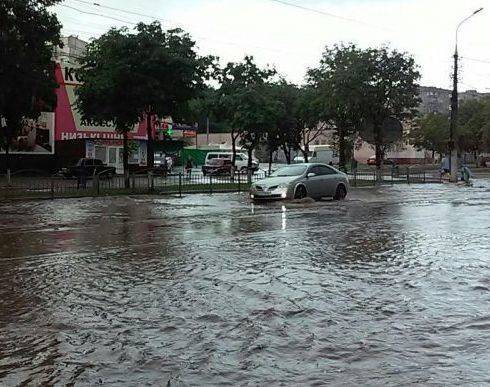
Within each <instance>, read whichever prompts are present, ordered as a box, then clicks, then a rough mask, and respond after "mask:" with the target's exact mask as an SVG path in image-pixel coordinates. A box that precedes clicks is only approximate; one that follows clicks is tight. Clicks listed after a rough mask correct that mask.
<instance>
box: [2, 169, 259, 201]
mask: <svg viewBox="0 0 490 387" xmlns="http://www.w3.org/2000/svg"><path fill="white" fill-rule="evenodd" d="M266 176H267V173H266V172H264V171H258V172H255V173H253V174H251V175H250V176H248V175H247V174H246V173H240V172H236V173H234V174H233V175H230V174H227V175H207V176H204V175H203V174H202V173H200V172H191V173H175V174H167V175H159V174H153V173H146V174H131V175H130V176H129V184H126V179H125V178H124V176H121V175H117V176H113V177H109V176H106V175H104V174H101V175H95V176H90V177H83V178H78V179H77V178H63V177H60V176H34V177H33V176H11V179H10V182H9V181H7V178H6V177H4V176H0V199H9V198H12V199H13V198H37V199H44V198H46V199H49V198H52V199H54V198H64V197H65V198H66V197H82V196H101V195H117V194H144V193H148V194H174V195H182V194H187V193H214V192H241V191H244V190H248V189H249V187H250V183H249V182H254V181H257V180H260V179H263V178H264V177H266Z"/></svg>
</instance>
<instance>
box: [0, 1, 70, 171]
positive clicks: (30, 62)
mask: <svg viewBox="0 0 490 387" xmlns="http://www.w3.org/2000/svg"><path fill="white" fill-rule="evenodd" d="M57 2H58V0H37V1H35V0H2V2H1V3H0V53H1V58H2V59H1V60H0V85H1V87H0V129H2V130H0V134H2V135H3V137H4V140H3V141H1V142H0V143H3V145H2V148H5V153H6V161H7V173H8V172H9V170H10V165H9V148H10V144H11V139H12V136H14V135H15V133H16V132H17V131H18V130H19V129H20V128H21V126H22V122H23V120H24V119H26V118H33V119H35V118H37V117H39V114H40V113H41V111H42V110H49V109H52V108H53V107H54V105H55V103H56V96H55V92H54V91H55V88H56V87H57V84H56V82H55V78H54V65H53V62H52V48H53V47H55V46H59V45H61V41H60V29H61V25H60V24H59V22H58V19H57V18H56V16H55V15H54V14H51V13H49V12H48V9H47V7H49V6H51V5H53V4H55V3H57ZM3 120H5V123H6V127H5V128H2V127H1V125H3V124H2V121H3Z"/></svg>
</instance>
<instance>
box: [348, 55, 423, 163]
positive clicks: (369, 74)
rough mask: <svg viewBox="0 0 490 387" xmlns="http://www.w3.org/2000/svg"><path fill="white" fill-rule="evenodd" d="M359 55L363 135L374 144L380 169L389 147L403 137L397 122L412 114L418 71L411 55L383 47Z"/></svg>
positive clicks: (417, 87)
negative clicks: (360, 60) (362, 65)
mask: <svg viewBox="0 0 490 387" xmlns="http://www.w3.org/2000/svg"><path fill="white" fill-rule="evenodd" d="M362 58H363V59H362V60H363V62H364V66H365V68H364V70H363V74H365V77H363V78H364V79H362V83H361V84H359V86H358V87H359V88H360V90H361V91H362V100H363V102H362V107H363V109H362V114H361V116H362V122H363V127H362V137H363V138H364V139H365V140H366V141H368V142H370V143H371V144H373V145H374V146H375V148H376V165H377V167H378V169H379V168H380V166H381V164H382V160H383V157H384V154H385V152H386V150H387V149H388V147H390V146H391V145H393V144H395V143H396V142H398V141H400V140H401V138H402V126H401V124H399V122H403V121H406V120H409V119H411V118H413V116H414V115H415V108H416V107H417V106H418V105H419V103H420V100H419V98H418V90H419V86H418V84H417V81H418V80H419V78H420V73H419V72H418V69H417V66H416V65H415V61H414V59H413V57H411V56H410V55H408V54H407V53H402V52H398V51H396V50H389V49H388V48H386V47H382V48H379V49H368V50H365V51H363V52H362Z"/></svg>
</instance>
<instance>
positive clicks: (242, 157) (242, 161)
mask: <svg viewBox="0 0 490 387" xmlns="http://www.w3.org/2000/svg"><path fill="white" fill-rule="evenodd" d="M232 158H233V152H209V153H208V154H207V155H206V158H205V160H204V165H206V164H209V162H210V161H211V160H213V159H230V160H231V159H232ZM235 167H236V169H237V171H242V172H244V171H246V170H247V167H248V156H247V155H246V154H245V153H237V154H236V155H235ZM258 169H259V162H258V161H257V160H255V159H254V160H252V171H257V170H258Z"/></svg>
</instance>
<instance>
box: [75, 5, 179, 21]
mask: <svg viewBox="0 0 490 387" xmlns="http://www.w3.org/2000/svg"><path fill="white" fill-rule="evenodd" d="M73 1H76V2H78V3H82V4H86V5H93V6H95V7H99V8H105V9H109V10H111V11H118V12H123V13H127V14H128V15H134V16H140V17H147V18H150V19H153V20H155V19H157V20H162V21H165V20H164V19H162V18H159V17H155V15H147V14H144V13H139V12H134V11H129V10H126V9H121V8H116V7H109V6H107V5H102V4H99V3H95V2H92V1H87V0H73ZM167 21H170V20H167Z"/></svg>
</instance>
